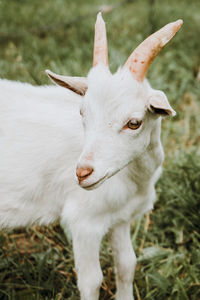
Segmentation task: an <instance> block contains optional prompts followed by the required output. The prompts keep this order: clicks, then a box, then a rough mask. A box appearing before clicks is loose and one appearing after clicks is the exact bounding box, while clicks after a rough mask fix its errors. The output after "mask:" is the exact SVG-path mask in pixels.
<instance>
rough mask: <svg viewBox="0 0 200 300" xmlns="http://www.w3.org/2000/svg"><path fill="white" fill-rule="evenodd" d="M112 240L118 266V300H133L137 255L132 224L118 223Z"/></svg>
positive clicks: (113, 231) (116, 270)
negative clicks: (131, 231) (132, 238)
mask: <svg viewBox="0 0 200 300" xmlns="http://www.w3.org/2000/svg"><path fill="white" fill-rule="evenodd" d="M110 241H111V247H112V251H113V256H114V261H115V267H116V268H115V272H116V284H117V293H116V300H133V299H134V297H133V277H134V272H135V266H136V256H135V253H134V251H133V247H132V243H131V238H130V224H129V223H121V224H118V225H116V226H115V227H114V228H113V229H112V231H111V239H110Z"/></svg>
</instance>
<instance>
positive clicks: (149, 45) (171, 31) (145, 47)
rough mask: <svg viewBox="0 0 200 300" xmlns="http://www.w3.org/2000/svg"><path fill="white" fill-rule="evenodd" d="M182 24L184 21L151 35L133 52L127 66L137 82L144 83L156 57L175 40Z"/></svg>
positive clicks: (169, 25) (170, 24) (171, 24)
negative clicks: (174, 37)
mask: <svg viewBox="0 0 200 300" xmlns="http://www.w3.org/2000/svg"><path fill="white" fill-rule="evenodd" d="M182 24H183V21H182V20H178V21H176V22H173V23H169V24H167V25H166V26H164V27H163V28H161V29H160V30H158V31H156V32H155V33H153V34H152V35H150V36H149V37H148V38H147V39H146V40H144V41H143V42H142V43H141V44H140V45H139V46H138V47H137V48H136V49H135V50H134V51H133V53H132V54H131V55H130V57H129V58H128V60H127V61H126V63H125V66H127V67H128V68H129V70H130V71H131V72H132V73H133V75H134V77H135V79H136V80H138V81H143V79H144V77H145V75H146V73H147V71H148V69H149V66H150V64H151V63H152V61H153V60H154V58H155V57H156V55H157V54H158V53H159V52H160V50H161V49H162V48H163V47H164V46H165V45H166V44H167V43H168V42H169V41H170V40H171V39H172V38H173V36H174V35H175V34H176V33H177V31H178V30H179V29H180V27H181V26H182Z"/></svg>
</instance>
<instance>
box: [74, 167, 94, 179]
mask: <svg viewBox="0 0 200 300" xmlns="http://www.w3.org/2000/svg"><path fill="white" fill-rule="evenodd" d="M93 171H94V169H93V168H91V167H84V168H77V169H76V175H77V177H78V180H79V182H81V181H83V180H85V179H86V178H88V177H89V176H90V175H91V174H92V172H93Z"/></svg>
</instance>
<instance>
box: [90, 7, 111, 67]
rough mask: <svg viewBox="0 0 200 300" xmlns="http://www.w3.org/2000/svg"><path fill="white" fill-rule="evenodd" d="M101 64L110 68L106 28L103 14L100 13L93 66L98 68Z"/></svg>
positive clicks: (95, 37)
mask: <svg viewBox="0 0 200 300" xmlns="http://www.w3.org/2000/svg"><path fill="white" fill-rule="evenodd" d="M99 63H101V64H103V65H106V66H108V47H107V38H106V26H105V23H104V20H103V18H102V15H101V12H99V13H98V15H97V21H96V24H95V36H94V56H93V66H96V65H97V64H99Z"/></svg>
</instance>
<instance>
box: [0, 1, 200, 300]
mask: <svg viewBox="0 0 200 300" xmlns="http://www.w3.org/2000/svg"><path fill="white" fill-rule="evenodd" d="M99 10H103V11H104V19H105V21H106V25H107V32H108V41H109V60H110V65H111V70H112V71H113V72H114V71H115V70H116V69H117V67H118V66H119V65H122V64H123V63H124V62H125V60H126V59H127V57H128V55H129V54H130V53H131V52H132V50H133V49H134V48H135V47H136V46H137V45H138V43H139V42H141V41H142V40H143V39H144V38H145V37H146V36H148V35H149V34H150V33H152V32H154V31H156V30H157V29H159V28H160V27H162V26H163V25H165V24H166V23H169V22H171V21H175V20H176V19H179V18H182V19H183V21H184V25H183V28H182V29H181V30H180V32H179V33H178V34H177V35H176V37H175V38H174V39H173V41H171V42H170V43H169V44H168V46H167V47H166V48H165V49H164V50H163V51H162V52H161V53H160V54H159V56H158V57H157V58H156V60H155V62H154V63H153V64H152V66H151V68H150V71H149V73H148V78H149V80H150V82H151V84H152V86H153V87H155V88H158V89H161V90H163V91H164V92H165V93H166V94H167V96H168V98H169V101H170V103H171V105H172V106H173V108H174V109H175V110H176V112H177V116H176V117H175V118H171V119H166V120H164V122H163V126H162V142H163V145H164V148H165V153H166V158H165V163H164V172H163V175H162V177H161V179H160V181H159V182H158V184H157V201H156V204H155V209H154V210H153V212H152V213H151V214H150V215H147V216H144V217H143V218H141V219H140V220H138V221H137V222H136V223H135V224H132V230H131V231H132V242H133V247H134V249H135V251H136V255H137V257H138V265H137V269H136V275H135V281H134V294H135V298H136V299H137V300H141V299H146V300H147V299H148V300H160V299H162V300H163V299H172V300H184V299H187V300H197V299H200V246H199V245H200V222H199V220H200V216H199V205H200V204H199V203H200V180H199V178H200V156H199V154H200V153H199V152H200V150H199V142H200V129H199V128H200V118H199V115H200V105H199V103H200V102H199V101H200V52H199V51H200V39H199V36H200V14H199V11H200V2H199V1H197V0H190V1H188V0H177V1H173V0H163V1H158V0H144V1H139V0H135V1H134V0H124V1H122V0H121V1H120V0H117V1H114V0H112V1H108V0H105V1H98V0H87V1H83V0H76V1H72V0H71V1H70V0H69V1H66V0H42V1H41V0H33V1H29V0H9V1H6V0H1V1H0V76H1V77H4V78H8V79H13V80H20V81H26V82H30V83H32V84H35V85H40V84H48V83H49V80H48V78H47V77H46V75H45V74H44V70H45V69H47V68H48V69H51V70H52V71H54V72H57V73H60V74H65V75H76V76H84V75H86V74H87V72H88V71H89V69H90V67H91V65H92V51H93V33H94V22H95V17H96V13H97V12H98V11H99ZM101 265H102V268H103V272H104V275H105V281H104V282H103V285H102V289H101V297H100V299H102V300H108V299H113V293H114V291H115V284H114V269H113V263H112V258H111V250H110V247H109V244H108V238H107V237H105V239H104V241H103V244H102V250H101ZM0 299H2V300H4V299H11V300H23V299H24V300H27V299H28V300H36V299H37V300H49V299H52V300H58V299H59V300H61V299H69V300H77V299H79V294H78V291H77V288H76V272H75V270H74V268H73V253H72V247H71V242H70V241H68V240H67V239H66V237H65V235H64V233H63V230H62V229H61V227H60V226H59V225H58V224H55V225H52V226H49V227H40V228H39V227H32V228H29V229H26V230H22V229H19V230H15V231H12V232H7V231H2V232H1V233H0Z"/></svg>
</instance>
